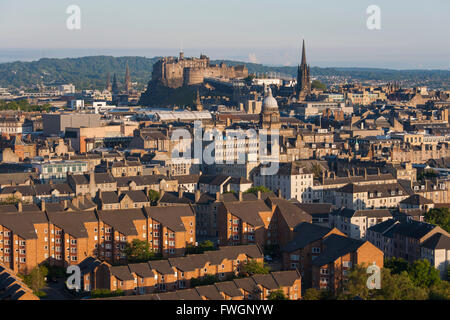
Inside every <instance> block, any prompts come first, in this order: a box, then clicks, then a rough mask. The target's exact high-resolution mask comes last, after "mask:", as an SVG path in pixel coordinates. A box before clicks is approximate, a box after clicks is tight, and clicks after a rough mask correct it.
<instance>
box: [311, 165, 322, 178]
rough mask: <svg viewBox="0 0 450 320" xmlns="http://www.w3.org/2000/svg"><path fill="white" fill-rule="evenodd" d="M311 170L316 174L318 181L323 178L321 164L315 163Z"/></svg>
mask: <svg viewBox="0 0 450 320" xmlns="http://www.w3.org/2000/svg"><path fill="white" fill-rule="evenodd" d="M311 169H312V172H313V174H314V178H316V179H318V178H320V177H321V176H322V167H321V166H320V165H319V164H317V163H313V164H312V165H311Z"/></svg>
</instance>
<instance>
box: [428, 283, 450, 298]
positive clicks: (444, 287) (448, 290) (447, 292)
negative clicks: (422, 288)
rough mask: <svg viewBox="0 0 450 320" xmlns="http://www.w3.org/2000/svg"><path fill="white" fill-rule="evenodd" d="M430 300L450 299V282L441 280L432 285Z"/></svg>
mask: <svg viewBox="0 0 450 320" xmlns="http://www.w3.org/2000/svg"><path fill="white" fill-rule="evenodd" d="M429 299H430V300H450V282H448V281H440V282H439V283H438V284H435V285H433V286H431V287H430V293H429Z"/></svg>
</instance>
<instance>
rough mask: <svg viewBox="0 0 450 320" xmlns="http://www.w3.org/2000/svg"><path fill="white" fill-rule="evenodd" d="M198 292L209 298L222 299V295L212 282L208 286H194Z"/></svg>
mask: <svg viewBox="0 0 450 320" xmlns="http://www.w3.org/2000/svg"><path fill="white" fill-rule="evenodd" d="M195 289H196V290H197V292H198V294H199V295H200V296H202V297H206V298H207V299H209V300H224V297H223V296H222V295H221V294H220V292H219V291H218V290H217V287H216V286H215V285H213V284H211V285H208V286H199V287H196V288H195Z"/></svg>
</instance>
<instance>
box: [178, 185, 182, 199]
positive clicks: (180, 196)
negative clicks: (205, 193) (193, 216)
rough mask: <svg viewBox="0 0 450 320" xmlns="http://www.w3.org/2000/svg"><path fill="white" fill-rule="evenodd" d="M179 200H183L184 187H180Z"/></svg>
mask: <svg viewBox="0 0 450 320" xmlns="http://www.w3.org/2000/svg"><path fill="white" fill-rule="evenodd" d="M178 198H180V199H181V198H183V188H182V187H180V186H179V187H178Z"/></svg>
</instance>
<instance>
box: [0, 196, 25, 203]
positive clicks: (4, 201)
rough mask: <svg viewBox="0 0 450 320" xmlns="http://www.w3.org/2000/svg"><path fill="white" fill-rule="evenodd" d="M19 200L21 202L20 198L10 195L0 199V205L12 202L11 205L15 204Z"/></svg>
mask: <svg viewBox="0 0 450 320" xmlns="http://www.w3.org/2000/svg"><path fill="white" fill-rule="evenodd" d="M19 202H21V201H20V199H18V198H16V197H14V196H11V197H8V198H6V199H5V200H3V201H0V205H5V204H13V205H15V204H17V203H19Z"/></svg>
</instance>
